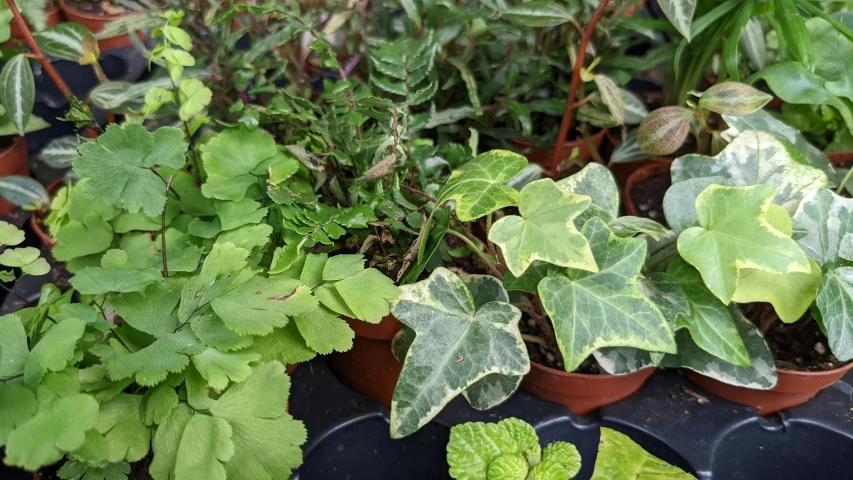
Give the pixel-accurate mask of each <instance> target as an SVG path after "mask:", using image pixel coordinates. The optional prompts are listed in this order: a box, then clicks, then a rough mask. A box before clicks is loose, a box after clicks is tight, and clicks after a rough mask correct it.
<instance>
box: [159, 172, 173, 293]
mask: <svg viewBox="0 0 853 480" xmlns="http://www.w3.org/2000/svg"><path fill="white" fill-rule="evenodd" d="M175 173H176V172H172V174H171V175H169V181H168V182H166V196H167V197H168V196H169V189H170V188H172V179H173V178H175ZM160 229H161V232H160V253H161V254H162V256H163V278H169V263H168V261H167V260H166V206H165V205H164V206H163V214H162V215H160Z"/></svg>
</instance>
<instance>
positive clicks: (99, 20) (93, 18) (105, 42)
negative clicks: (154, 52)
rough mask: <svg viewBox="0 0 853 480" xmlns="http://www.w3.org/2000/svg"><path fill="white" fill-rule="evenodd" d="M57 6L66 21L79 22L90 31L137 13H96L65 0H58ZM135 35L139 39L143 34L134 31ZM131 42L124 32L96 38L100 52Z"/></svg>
mask: <svg viewBox="0 0 853 480" xmlns="http://www.w3.org/2000/svg"><path fill="white" fill-rule="evenodd" d="M59 6H60V7H61V8H62V11H63V12H64V13H65V18H67V19H68V21H71V22H74V23H79V24H80V25H83V26H84V27H86V28H88V29H89V30H91V31H92V33H98V32H100V31H101V30H103V29H104V27H105V26H106V24H107V23H109V22H112V21H113V20H118V19H120V18H126V17H131V16H133V15H137V14H135V13H131V14H128V15H97V14H94V13H89V12H85V11H83V10H80V9H78V8H76V7H75V6H74V5H73V4H70V5H69V4H68V3H66V1H65V0H59ZM136 35H137V36H138V37H139V39H140V40H144V39H145V36H144V35H142V33H140V32H136ZM131 45H132V43H131V42H130V35H129V34H127V33H125V34H122V35H118V36H116V37H111V38H104V39H102V40H98V48H100V49H101V52H106V51H107V50H111V49H113V48H122V47H129V46H131Z"/></svg>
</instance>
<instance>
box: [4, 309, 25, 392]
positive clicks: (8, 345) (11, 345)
mask: <svg viewBox="0 0 853 480" xmlns="http://www.w3.org/2000/svg"><path fill="white" fill-rule="evenodd" d="M29 353H30V348H29V345H28V343H27V333H26V331H25V330H24V325H23V323H21V317H19V316H18V315H16V314H14V313H11V314H8V315H3V316H2V317H0V377H3V378H7V377H14V376H16V375H20V374H22V373H24V365H25V364H26V360H27V356H28V355H29Z"/></svg>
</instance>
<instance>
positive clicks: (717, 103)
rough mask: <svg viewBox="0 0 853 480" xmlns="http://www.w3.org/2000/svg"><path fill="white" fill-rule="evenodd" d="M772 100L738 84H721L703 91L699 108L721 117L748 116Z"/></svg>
mask: <svg viewBox="0 0 853 480" xmlns="http://www.w3.org/2000/svg"><path fill="white" fill-rule="evenodd" d="M770 100H773V96H772V95H768V94H766V93H764V92H762V91H761V90H758V89H756V88H753V87H750V86H749V85H746V84H743V83H738V82H723V83H718V84H716V85H713V86H711V88H709V89H707V90H705V92H704V93H702V96H701V97H700V98H699V106H700V107H702V108H704V109H706V110H710V111H712V112H716V113H719V114H721V115H748V114H750V113H753V112H755V111H758V110H760V109H761V107H763V106H764V105H766V104H767V102H769V101H770Z"/></svg>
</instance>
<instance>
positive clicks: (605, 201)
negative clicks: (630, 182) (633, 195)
mask: <svg viewBox="0 0 853 480" xmlns="http://www.w3.org/2000/svg"><path fill="white" fill-rule="evenodd" d="M557 186H558V187H560V189H561V190H564V191H566V192H569V193H574V194H576V195H585V196H587V197H589V198H590V199H591V201H592V203H591V205H590V207H589V209H588V210H587V211H588V212H594V214H595V215H596V216H599V217H601V219H602V220H604V221H605V222H610V221H611V220H613V219H615V218H616V217H618V216H619V186H618V185H617V184H616V179H615V178H613V174H612V173H610V169H608V168H607V167H604V166H602V165H599V164H597V163H588V164H587V165H586V166H585V167H583V169H581V171H580V172H578V173H575V174H574V175H571V176H569V177H566V178H564V179H562V180H560V181H558V182H557ZM578 219H579V220H580V219H584V220H585V219H587V218H586V215H581V217H579V218H578ZM575 224H576V225H577V226H578V228H581V227H583V224H580V225H578V224H577V221H576V222H575Z"/></svg>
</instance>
